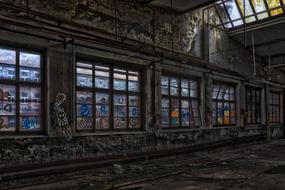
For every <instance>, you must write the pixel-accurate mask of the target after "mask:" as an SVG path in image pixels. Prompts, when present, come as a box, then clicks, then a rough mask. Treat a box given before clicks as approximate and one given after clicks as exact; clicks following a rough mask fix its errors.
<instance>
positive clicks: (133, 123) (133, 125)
mask: <svg viewBox="0 0 285 190" xmlns="http://www.w3.org/2000/svg"><path fill="white" fill-rule="evenodd" d="M129 128H130V129H137V128H140V119H139V118H130V119H129Z"/></svg>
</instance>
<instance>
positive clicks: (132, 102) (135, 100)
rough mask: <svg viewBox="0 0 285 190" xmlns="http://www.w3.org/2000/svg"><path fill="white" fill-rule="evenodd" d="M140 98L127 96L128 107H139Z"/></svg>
mask: <svg viewBox="0 0 285 190" xmlns="http://www.w3.org/2000/svg"><path fill="white" fill-rule="evenodd" d="M139 105H140V97H139V96H129V106H139Z"/></svg>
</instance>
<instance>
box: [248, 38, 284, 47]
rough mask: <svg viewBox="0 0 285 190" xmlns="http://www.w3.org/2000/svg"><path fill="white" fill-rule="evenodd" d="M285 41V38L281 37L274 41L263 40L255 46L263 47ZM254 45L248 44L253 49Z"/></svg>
mask: <svg viewBox="0 0 285 190" xmlns="http://www.w3.org/2000/svg"><path fill="white" fill-rule="evenodd" d="M284 42H285V38H280V39H274V40H272V41H267V42H262V43H259V44H254V47H255V48H258V47H263V46H268V45H272V44H278V43H284ZM252 47H253V45H248V46H246V48H247V49H251V48H252Z"/></svg>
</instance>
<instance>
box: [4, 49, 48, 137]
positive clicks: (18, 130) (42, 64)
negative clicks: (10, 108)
mask: <svg viewBox="0 0 285 190" xmlns="http://www.w3.org/2000/svg"><path fill="white" fill-rule="evenodd" d="M0 49H5V50H11V51H15V53H16V55H15V56H16V57H15V65H14V67H15V71H16V74H15V75H16V76H15V79H14V80H9V79H4V78H0V84H1V85H11V86H14V87H15V95H16V97H15V118H16V126H15V130H14V131H0V136H1V135H3V134H11V135H19V134H45V131H46V126H45V113H46V111H45V109H44V108H45V105H46V101H45V98H46V94H45V82H44V79H45V72H44V71H45V66H46V64H45V55H46V54H45V51H44V50H43V49H38V48H23V46H17V45H10V44H8V45H0ZM20 53H30V54H36V55H39V56H40V68H37V69H38V70H39V72H40V81H39V82H38V83H36V82H32V81H23V80H20V68H21V66H20ZM1 65H8V64H1ZM9 66H11V65H9ZM24 68H30V67H27V66H24ZM21 87H34V88H39V89H40V93H41V100H40V101H39V103H40V110H41V111H40V112H41V113H40V114H39V116H38V117H39V119H40V122H39V124H40V128H39V129H36V130H35V129H32V130H21V125H20V117H21V114H20V103H21V100H20V88H21ZM3 116H6V115H3ZM23 117H29V116H26V115H23ZM31 117H33V116H31Z"/></svg>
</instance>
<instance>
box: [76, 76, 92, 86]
mask: <svg viewBox="0 0 285 190" xmlns="http://www.w3.org/2000/svg"><path fill="white" fill-rule="evenodd" d="M77 86H82V87H92V86H93V82H92V76H88V75H79V74H77Z"/></svg>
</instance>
